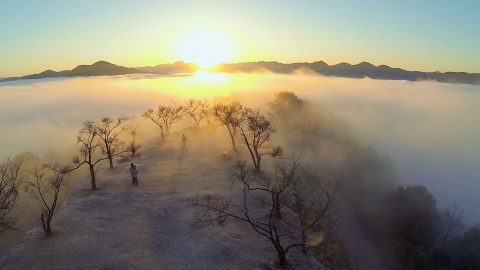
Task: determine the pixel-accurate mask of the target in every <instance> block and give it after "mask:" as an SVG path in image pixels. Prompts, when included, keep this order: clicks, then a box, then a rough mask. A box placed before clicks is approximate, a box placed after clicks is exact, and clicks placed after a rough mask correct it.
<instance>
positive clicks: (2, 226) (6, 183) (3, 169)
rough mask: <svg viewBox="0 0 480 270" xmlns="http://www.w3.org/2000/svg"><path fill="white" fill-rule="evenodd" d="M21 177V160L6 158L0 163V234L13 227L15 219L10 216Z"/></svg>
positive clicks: (22, 176)
mask: <svg viewBox="0 0 480 270" xmlns="http://www.w3.org/2000/svg"><path fill="white" fill-rule="evenodd" d="M23 178H24V172H23V168H22V162H21V161H13V160H10V159H7V160H5V161H3V162H2V163H0V234H1V233H3V232H5V231H8V230H13V229H15V223H16V219H15V218H14V217H11V213H12V210H13V208H14V207H15V203H16V202H17V198H18V188H19V186H20V185H21V184H22V181H23Z"/></svg>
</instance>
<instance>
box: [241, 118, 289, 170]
mask: <svg viewBox="0 0 480 270" xmlns="http://www.w3.org/2000/svg"><path fill="white" fill-rule="evenodd" d="M245 114H246V120H247V121H246V122H245V124H244V125H239V129H240V135H242V137H243V140H244V142H245V145H246V146H247V148H248V151H249V152H250V156H251V157H252V162H253V166H254V167H255V171H257V172H259V171H260V169H261V167H260V162H261V160H262V156H264V155H270V156H273V157H275V156H279V155H281V154H282V150H281V149H280V147H271V146H270V136H271V134H272V133H273V132H274V131H275V130H274V128H273V119H272V118H267V117H265V116H264V115H262V114H261V113H260V111H258V110H247V111H246V113H245Z"/></svg>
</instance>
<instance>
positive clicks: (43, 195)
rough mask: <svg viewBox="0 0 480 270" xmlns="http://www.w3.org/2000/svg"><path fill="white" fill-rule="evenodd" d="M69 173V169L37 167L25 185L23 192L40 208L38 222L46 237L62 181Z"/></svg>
mask: <svg viewBox="0 0 480 270" xmlns="http://www.w3.org/2000/svg"><path fill="white" fill-rule="evenodd" d="M70 171H71V168H70V167H64V168H58V167H55V168H50V167H48V166H43V167H37V168H35V169H34V171H33V173H32V174H33V180H30V181H28V182H27V183H26V185H25V192H27V193H28V194H29V195H30V197H32V198H34V199H35V200H36V201H37V202H39V203H40V204H41V206H42V212H41V215H40V222H41V224H42V228H43V231H44V232H45V235H47V236H48V235H50V234H51V233H52V226H51V222H52V219H53V217H54V215H55V208H56V207H57V203H58V200H59V195H60V192H61V191H62V188H63V186H64V181H65V179H66V177H67V175H68V174H69V172H70Z"/></svg>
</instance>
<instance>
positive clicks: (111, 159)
mask: <svg viewBox="0 0 480 270" xmlns="http://www.w3.org/2000/svg"><path fill="white" fill-rule="evenodd" d="M108 161H109V162H110V169H113V157H112V155H111V154H108Z"/></svg>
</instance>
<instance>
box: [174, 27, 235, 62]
mask: <svg viewBox="0 0 480 270" xmlns="http://www.w3.org/2000/svg"><path fill="white" fill-rule="evenodd" d="M179 56H180V58H181V60H183V61H185V62H192V63H195V64H197V65H198V66H200V67H201V68H203V69H207V68H211V67H213V66H215V65H217V64H219V63H222V62H227V61H229V60H230V59H231V47H230V43H229V41H228V40H227V38H226V37H225V36H224V35H222V34H221V33H218V32H214V31H198V32H193V33H190V34H188V35H186V36H185V37H184V38H183V39H181V40H180V44H179Z"/></svg>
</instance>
